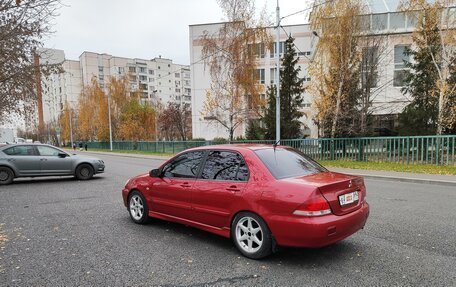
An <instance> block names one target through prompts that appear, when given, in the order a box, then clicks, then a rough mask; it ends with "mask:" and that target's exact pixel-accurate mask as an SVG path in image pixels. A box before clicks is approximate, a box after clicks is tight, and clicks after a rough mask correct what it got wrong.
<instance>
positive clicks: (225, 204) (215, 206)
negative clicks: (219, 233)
mask: <svg viewBox="0 0 456 287" xmlns="http://www.w3.org/2000/svg"><path fill="white" fill-rule="evenodd" d="M247 181H248V169H247V166H246V165H245V162H244V160H243V159H242V156H241V155H240V154H238V153H236V152H232V151H210V152H209V154H208V156H207V158H206V161H205V163H204V167H203V169H202V171H201V176H200V177H199V178H198V179H197V180H196V182H195V183H194V186H193V189H192V198H191V200H192V207H193V210H194V213H193V219H194V221H197V222H200V223H203V224H206V225H210V226H214V227H218V228H229V227H230V216H231V213H232V211H233V210H234V209H235V207H236V205H237V203H238V201H239V200H240V199H241V196H242V192H243V190H244V189H245V188H246V186H247Z"/></svg>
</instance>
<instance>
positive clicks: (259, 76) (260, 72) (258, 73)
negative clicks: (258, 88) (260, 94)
mask: <svg viewBox="0 0 456 287" xmlns="http://www.w3.org/2000/svg"><path fill="white" fill-rule="evenodd" d="M255 80H256V81H258V84H264V69H256V70H255Z"/></svg>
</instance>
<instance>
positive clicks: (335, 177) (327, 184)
mask: <svg viewBox="0 0 456 287" xmlns="http://www.w3.org/2000/svg"><path fill="white" fill-rule="evenodd" d="M293 181H298V182H301V183H304V184H308V185H312V186H315V187H318V189H319V191H320V192H321V194H322V195H323V197H324V198H325V199H326V200H327V201H328V203H329V205H330V207H331V210H332V213H333V214H335V215H344V214H347V213H350V212H353V211H355V210H357V209H359V208H360V207H361V206H362V203H363V201H364V198H365V196H366V188H365V186H364V180H363V178H362V177H359V176H354V175H348V174H343V173H337V172H320V173H316V174H312V175H307V176H301V177H296V178H294V179H293ZM355 193H356V194H355ZM341 197H343V199H341ZM356 197H357V198H356ZM351 201H353V202H351Z"/></svg>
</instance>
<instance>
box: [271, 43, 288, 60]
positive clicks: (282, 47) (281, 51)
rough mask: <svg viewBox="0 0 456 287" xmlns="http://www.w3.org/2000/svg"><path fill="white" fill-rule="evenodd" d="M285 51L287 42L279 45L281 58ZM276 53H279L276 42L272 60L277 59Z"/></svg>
mask: <svg viewBox="0 0 456 287" xmlns="http://www.w3.org/2000/svg"><path fill="white" fill-rule="evenodd" d="M284 49H285V42H280V44H279V52H280V56H282V55H283V51H284ZM276 51H277V42H274V45H273V47H272V52H271V58H275V57H276Z"/></svg>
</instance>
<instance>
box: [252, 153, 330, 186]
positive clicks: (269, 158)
mask: <svg viewBox="0 0 456 287" xmlns="http://www.w3.org/2000/svg"><path fill="white" fill-rule="evenodd" d="M255 153H256V154H257V155H258V157H259V158H260V159H261V161H262V162H263V163H264V165H265V166H266V167H267V168H268V169H269V171H270V172H271V173H272V175H273V176H274V177H275V178H277V179H282V178H288V177H296V176H303V175H309V174H314V173H319V172H326V171H328V170H327V169H326V168H324V167H323V166H321V165H320V164H318V163H317V162H316V161H314V160H313V159H311V158H309V157H308V156H306V155H304V154H303V153H302V152H300V151H298V150H295V149H292V148H275V149H274V148H267V149H259V150H256V151H255Z"/></svg>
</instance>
